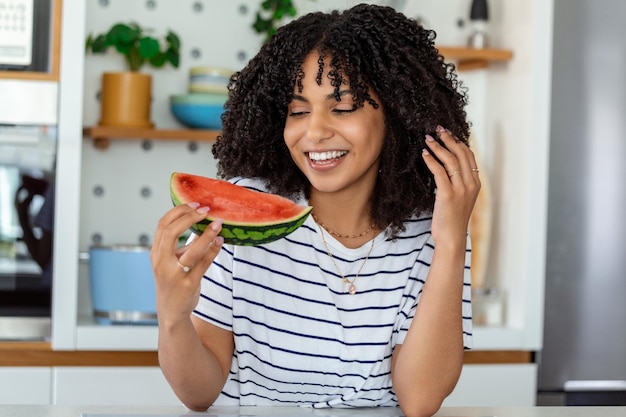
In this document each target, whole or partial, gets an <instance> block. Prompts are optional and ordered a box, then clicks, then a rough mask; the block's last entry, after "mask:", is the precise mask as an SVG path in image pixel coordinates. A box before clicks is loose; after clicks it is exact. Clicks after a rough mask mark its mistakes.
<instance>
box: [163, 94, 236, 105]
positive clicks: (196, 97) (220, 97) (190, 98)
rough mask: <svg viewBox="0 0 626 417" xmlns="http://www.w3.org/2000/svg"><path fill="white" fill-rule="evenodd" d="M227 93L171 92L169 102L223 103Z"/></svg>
mask: <svg viewBox="0 0 626 417" xmlns="http://www.w3.org/2000/svg"><path fill="white" fill-rule="evenodd" d="M227 98H228V94H223V93H190V94H173V95H171V96H170V103H171V104H222V105H223V104H224V103H226V99H227Z"/></svg>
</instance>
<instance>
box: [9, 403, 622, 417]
mask: <svg viewBox="0 0 626 417" xmlns="http://www.w3.org/2000/svg"><path fill="white" fill-rule="evenodd" d="M83 415H87V416H88V417H179V416H198V417H200V416H248V417H250V416H270V417H307V416H308V417H397V416H402V415H403V414H402V412H401V411H400V409H399V408H387V407H382V408H365V409H316V410H313V409H310V408H291V407H213V408H210V409H209V410H208V411H207V412H205V413H197V412H193V411H189V410H187V409H186V408H184V407H133V406H46V405H4V406H0V416H2V417H81V416H83ZM488 416H496V417H626V407H444V408H442V409H441V410H439V412H438V413H437V414H436V417H488Z"/></svg>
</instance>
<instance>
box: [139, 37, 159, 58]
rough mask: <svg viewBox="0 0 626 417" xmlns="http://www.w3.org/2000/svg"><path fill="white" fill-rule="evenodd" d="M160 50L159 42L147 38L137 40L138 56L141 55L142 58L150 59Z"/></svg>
mask: <svg viewBox="0 0 626 417" xmlns="http://www.w3.org/2000/svg"><path fill="white" fill-rule="evenodd" d="M160 48H161V46H160V45H159V41H157V40H156V39H154V38H151V37H149V36H146V37H144V38H141V39H140V40H139V55H141V57H142V58H145V59H150V58H152V57H154V56H156V55H157V54H158V53H159V51H160Z"/></svg>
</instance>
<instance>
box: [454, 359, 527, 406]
mask: <svg viewBox="0 0 626 417" xmlns="http://www.w3.org/2000/svg"><path fill="white" fill-rule="evenodd" d="M536 394H537V365H536V364H507V365H465V366H463V372H462V373H461V378H460V379H459V382H458V384H457V386H456V388H455V389H454V392H452V394H450V396H449V397H448V398H446V400H445V402H444V406H447V407H491V406H494V407H497V406H507V407H510V406H515V407H528V406H529V405H534V404H535V397H536Z"/></svg>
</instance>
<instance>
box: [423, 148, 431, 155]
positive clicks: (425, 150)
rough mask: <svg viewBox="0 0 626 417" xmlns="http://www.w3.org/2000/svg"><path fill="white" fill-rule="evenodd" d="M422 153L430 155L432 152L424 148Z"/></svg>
mask: <svg viewBox="0 0 626 417" xmlns="http://www.w3.org/2000/svg"><path fill="white" fill-rule="evenodd" d="M422 155H430V152H428V149H426V148H422Z"/></svg>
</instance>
